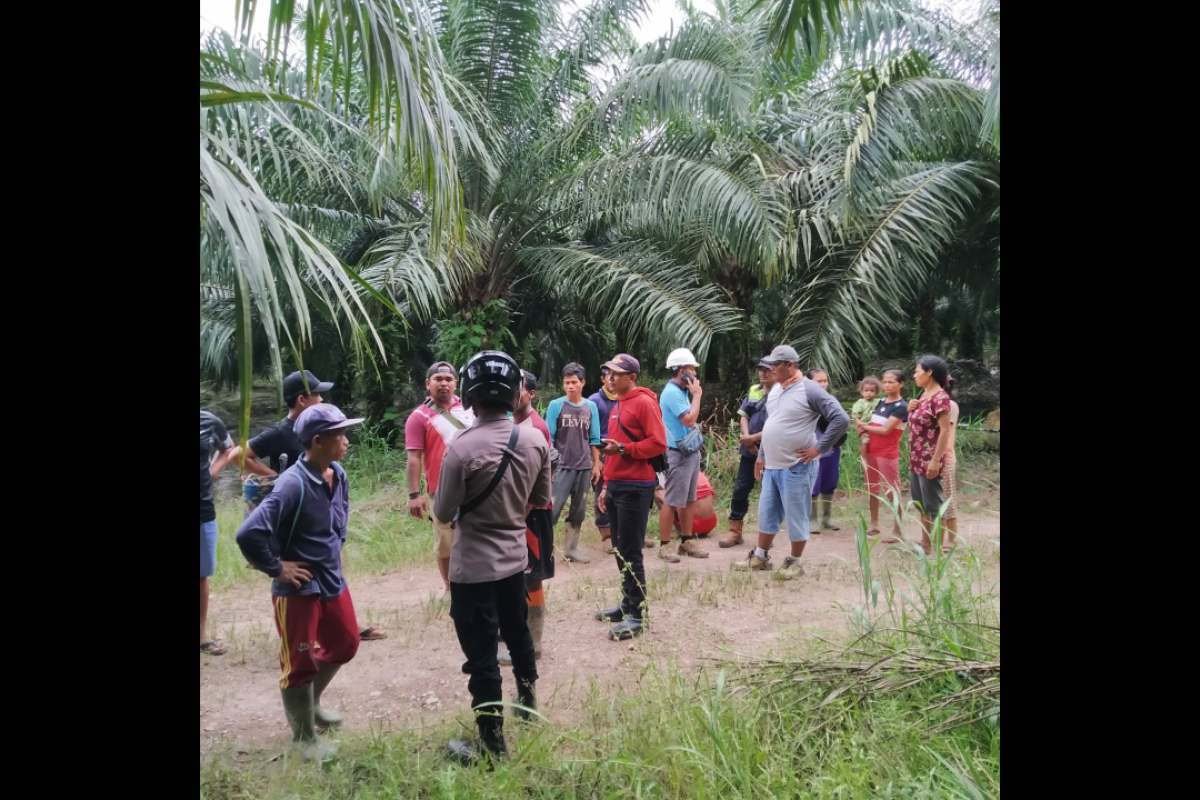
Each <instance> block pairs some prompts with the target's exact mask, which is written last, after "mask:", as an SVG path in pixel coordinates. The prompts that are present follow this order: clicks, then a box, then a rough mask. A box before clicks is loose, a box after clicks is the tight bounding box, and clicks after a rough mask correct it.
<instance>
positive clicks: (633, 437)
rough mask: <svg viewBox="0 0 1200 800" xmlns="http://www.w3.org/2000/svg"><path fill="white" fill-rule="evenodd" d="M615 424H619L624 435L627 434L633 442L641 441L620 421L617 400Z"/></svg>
mask: <svg viewBox="0 0 1200 800" xmlns="http://www.w3.org/2000/svg"><path fill="white" fill-rule="evenodd" d="M617 424H618V425H620V426H621V430H623V431H625V435H626V436H628V437H629V438H630V439H632V440H633V441H635V442H640V441H641V439H639V438H637V437H636V436H634V435H633V433H632V432H631V431H630V430H629V428H626V427H625V423H624V422H621V403H620V402H619V401H618V403H617Z"/></svg>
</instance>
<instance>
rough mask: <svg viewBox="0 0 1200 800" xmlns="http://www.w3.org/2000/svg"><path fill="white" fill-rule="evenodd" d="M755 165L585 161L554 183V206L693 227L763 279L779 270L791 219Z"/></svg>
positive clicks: (669, 159) (670, 159) (660, 159)
mask: <svg viewBox="0 0 1200 800" xmlns="http://www.w3.org/2000/svg"><path fill="white" fill-rule="evenodd" d="M774 186H775V184H773V183H772V182H771V181H770V180H769V179H768V177H767V175H766V174H765V171H764V170H763V168H762V164H761V162H760V161H757V160H756V159H754V158H752V157H747V158H742V159H739V160H737V161H735V162H733V163H730V164H719V163H714V162H712V161H711V160H710V161H699V160H694V159H689V158H684V157H680V156H676V155H673V154H666V155H644V154H642V153H632V154H630V155H627V156H624V157H617V158H611V159H604V160H601V161H596V162H591V163H588V164H586V165H585V166H583V167H582V168H580V169H579V170H577V171H576V172H575V173H574V174H573V175H572V176H571V177H570V178H569V179H567V180H564V181H563V182H562V183H561V189H560V193H561V196H560V197H559V202H560V203H561V204H564V205H575V206H576V207H577V208H578V210H579V213H580V214H582V215H583V216H584V217H585V218H589V219H590V218H601V217H606V218H609V219H612V220H614V221H617V222H621V223H624V224H628V225H631V226H632V227H635V228H636V227H640V226H645V225H655V226H660V227H664V228H666V229H670V230H675V231H683V230H684V229H687V228H689V227H691V226H694V225H695V224H697V223H698V222H700V223H703V224H704V225H706V226H707V227H708V229H709V232H710V235H712V236H713V237H715V238H717V239H719V240H721V241H722V242H723V243H724V244H725V246H727V247H728V248H729V250H730V251H732V252H734V253H737V254H738V256H739V257H740V258H741V259H742V260H743V261H744V262H746V263H748V264H752V265H753V266H754V268H755V269H757V270H759V271H761V272H762V273H763V274H765V275H767V276H770V275H773V274H774V272H775V270H776V269H777V267H778V262H779V252H778V248H779V246H780V243H781V242H783V241H784V240H785V239H786V238H787V235H788V231H789V229H790V220H789V215H788V209H787V207H786V203H785V201H784V198H782V197H781V196H779V194H778V193H776V192H774V191H773V190H774Z"/></svg>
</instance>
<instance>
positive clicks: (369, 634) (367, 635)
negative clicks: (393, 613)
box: [358, 628, 387, 642]
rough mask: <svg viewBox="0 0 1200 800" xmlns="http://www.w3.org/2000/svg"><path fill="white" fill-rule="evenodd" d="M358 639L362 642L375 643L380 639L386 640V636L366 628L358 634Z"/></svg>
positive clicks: (381, 632) (379, 631)
mask: <svg viewBox="0 0 1200 800" xmlns="http://www.w3.org/2000/svg"><path fill="white" fill-rule="evenodd" d="M358 638H359V639H362V640H363V641H364V642H376V641H379V640H380V639H386V638H387V634H386V633H384V632H383V631H381V630H377V629H375V628H366V629H364V630H361V631H359V632H358Z"/></svg>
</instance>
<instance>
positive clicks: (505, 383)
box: [458, 350, 524, 411]
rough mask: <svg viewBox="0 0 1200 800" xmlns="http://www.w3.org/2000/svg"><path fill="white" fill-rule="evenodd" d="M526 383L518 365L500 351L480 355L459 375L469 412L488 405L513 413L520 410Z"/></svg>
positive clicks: (464, 401)
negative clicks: (522, 390)
mask: <svg viewBox="0 0 1200 800" xmlns="http://www.w3.org/2000/svg"><path fill="white" fill-rule="evenodd" d="M523 380H524V378H523V377H522V376H521V368H520V367H518V366H517V362H516V361H514V360H513V357H512V356H510V355H509V354H508V353H502V352H500V351H499V350H483V351H481V352H478V353H476V354H475V355H473V356H471V358H470V359H469V360H468V361H467V363H466V364H464V365H463V368H462V369H461V370H459V373H458V382H459V386H460V387H461V388H460V391H461V392H462V399H463V405H465V406H466V407H468V408H472V407H474V406H476V405H477V404H479V403H481V402H486V403H487V404H488V405H499V406H503V407H505V408H507V409H508V410H509V411H512V410H513V409H515V408H516V406H517V396H518V395H519V394H520V392H521V382H522V381H523Z"/></svg>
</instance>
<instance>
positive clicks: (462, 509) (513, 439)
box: [455, 423, 521, 520]
mask: <svg viewBox="0 0 1200 800" xmlns="http://www.w3.org/2000/svg"><path fill="white" fill-rule="evenodd" d="M520 436H521V429H520V428H519V427H517V425H516V423H513V426H512V433H511V434H510V435H509V437H508V446H507V447H505V448H504V455H503V456H501V458H500V466H499V467H498V468H497V469H496V474H495V475H493V476H492V480H491V481H490V482H489V483H488V485H487V488H485V489H484V490H483V491H482V492H480V493H479V494H478V495H477V496H475V497H473V498H471V499H470V500H468V501H467V502H465V503H463V504H462V505H461V506H459V507H458V515H457V516H456V517H455V520H459V519H462V518H463V517H464V516H466V515H467V514H470V513H471V512H472V511H474V510H475V509H477V508H479V504H480V503H482V502H483V501H484V500H487V499H488V498H489V497H491V495H492V492H494V491H496V487H497V486H499V485H500V481H501V480H503V479H504V473H506V472H508V464H509V462H511V461H512V460H513V456H514V455H515V451H514V449H513V448H515V447H516V446H517V439H518V438H520Z"/></svg>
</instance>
